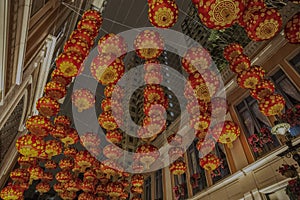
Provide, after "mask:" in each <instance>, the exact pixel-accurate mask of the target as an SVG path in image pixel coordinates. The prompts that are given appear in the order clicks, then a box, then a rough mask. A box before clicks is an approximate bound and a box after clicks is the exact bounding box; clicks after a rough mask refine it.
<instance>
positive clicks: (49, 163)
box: [45, 160, 57, 169]
mask: <svg viewBox="0 0 300 200" xmlns="http://www.w3.org/2000/svg"><path fill="white" fill-rule="evenodd" d="M45 168H46V169H55V168H57V164H56V163H55V162H54V161H53V160H47V161H46V162H45Z"/></svg>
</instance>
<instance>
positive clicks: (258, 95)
mask: <svg viewBox="0 0 300 200" xmlns="http://www.w3.org/2000/svg"><path fill="white" fill-rule="evenodd" d="M274 91H275V86H274V83H273V82H272V81H271V80H268V79H264V80H262V81H260V82H259V83H258V84H257V85H256V86H255V88H254V89H252V90H250V94H251V96H252V97H253V98H255V99H257V100H261V99H263V98H265V97H266V96H268V95H270V94H272V93H274Z"/></svg>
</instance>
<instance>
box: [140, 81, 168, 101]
mask: <svg viewBox="0 0 300 200" xmlns="http://www.w3.org/2000/svg"><path fill="white" fill-rule="evenodd" d="M166 101H168V99H167V97H166V96H165V92H164V89H163V88H162V87H161V86H160V85H146V87H145V89H144V103H152V102H156V103H159V104H162V105H165V102H166Z"/></svg>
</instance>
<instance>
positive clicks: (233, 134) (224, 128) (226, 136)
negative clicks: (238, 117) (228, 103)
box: [213, 121, 241, 148]
mask: <svg viewBox="0 0 300 200" xmlns="http://www.w3.org/2000/svg"><path fill="white" fill-rule="evenodd" d="M213 132H214V134H216V135H218V136H219V139H218V142H220V143H222V144H227V146H228V147H229V148H232V147H233V145H232V142H234V141H235V140H236V139H237V138H238V137H239V136H240V134H241V131H240V128H239V127H238V125H236V124H235V123H234V122H232V121H225V122H220V123H218V124H217V125H215V126H214V128H213Z"/></svg>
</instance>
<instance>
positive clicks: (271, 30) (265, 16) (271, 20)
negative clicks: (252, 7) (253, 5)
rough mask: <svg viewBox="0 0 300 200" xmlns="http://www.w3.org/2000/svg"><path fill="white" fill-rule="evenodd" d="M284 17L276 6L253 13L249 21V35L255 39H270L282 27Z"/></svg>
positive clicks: (247, 27) (247, 28) (247, 29)
mask: <svg viewBox="0 0 300 200" xmlns="http://www.w3.org/2000/svg"><path fill="white" fill-rule="evenodd" d="M281 26H282V18H281V15H280V13H279V12H278V11H277V10H276V9H274V8H264V9H261V10H258V11H255V12H253V13H252V16H251V18H250V20H249V21H248V23H247V26H246V31H247V34H248V37H249V38H250V39H251V40H253V41H262V40H269V39H271V38H273V37H274V36H275V35H276V34H277V33H278V32H279V31H280V29H281Z"/></svg>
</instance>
